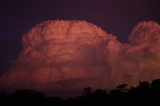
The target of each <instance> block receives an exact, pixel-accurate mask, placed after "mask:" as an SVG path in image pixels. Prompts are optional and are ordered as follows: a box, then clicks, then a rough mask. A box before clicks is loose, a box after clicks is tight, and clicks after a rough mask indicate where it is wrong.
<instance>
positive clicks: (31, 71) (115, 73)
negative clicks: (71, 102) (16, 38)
mask: <svg viewBox="0 0 160 106" xmlns="http://www.w3.org/2000/svg"><path fill="white" fill-rule="evenodd" d="M128 42H129V43H121V42H120V41H118V40H117V39H116V37H115V36H113V35H111V34H109V33H107V32H105V31H104V30H102V29H101V28H100V27H98V26H96V25H94V24H91V23H88V22H86V21H78V20H70V21H69V20H53V21H52V20H50V21H45V22H43V23H41V24H38V25H36V26H34V27H33V28H32V29H31V30H30V31H28V32H27V33H26V34H25V35H24V36H23V39H22V46H23V49H22V51H21V53H20V55H19V57H18V58H17V59H16V64H15V66H14V67H11V69H10V70H9V71H7V72H6V73H4V74H3V75H2V76H1V78H0V85H1V86H2V87H3V88H5V89H20V88H27V89H34V90H39V91H43V92H46V93H48V92H52V91H53V92H55V93H57V95H61V94H62V95H63V93H67V92H73V91H75V92H78V91H81V90H82V89H83V88H85V87H88V86H90V87H92V88H93V89H97V88H103V89H110V88H113V87H114V86H115V85H117V84H121V83H128V84H132V85H134V84H137V82H138V81H139V80H146V81H151V80H153V79H156V78H160V65H159V63H160V25H159V24H158V23H156V22H141V23H139V24H138V25H136V26H135V27H134V28H133V31H132V32H131V34H130V35H129V37H128Z"/></svg>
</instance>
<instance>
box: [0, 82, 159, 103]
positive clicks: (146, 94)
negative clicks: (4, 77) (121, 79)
mask: <svg viewBox="0 0 160 106" xmlns="http://www.w3.org/2000/svg"><path fill="white" fill-rule="evenodd" d="M0 105H1V106H8V105H10V106H11V105H13V106H86V105H88V106H160V79H157V80H154V81H152V83H149V82H146V81H140V82H139V85H138V86H137V87H130V88H128V87H127V84H121V85H118V86H117V87H116V88H115V89H113V90H111V91H109V92H107V91H105V90H102V89H98V90H96V91H92V89H91V88H90V87H88V88H85V89H84V90H83V92H82V95H81V96H77V97H74V98H70V99H65V100H64V99H62V98H60V97H47V96H46V95H44V94H42V93H40V92H36V91H33V90H26V89H23V90H17V91H16V92H14V93H13V94H7V93H5V92H1V93H0Z"/></svg>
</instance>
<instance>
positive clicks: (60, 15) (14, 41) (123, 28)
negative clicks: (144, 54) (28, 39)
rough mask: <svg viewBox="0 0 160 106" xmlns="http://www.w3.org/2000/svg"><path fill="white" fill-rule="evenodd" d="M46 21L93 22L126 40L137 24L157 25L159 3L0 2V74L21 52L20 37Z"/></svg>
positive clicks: (112, 0) (122, 0)
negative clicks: (74, 20)
mask: <svg viewBox="0 0 160 106" xmlns="http://www.w3.org/2000/svg"><path fill="white" fill-rule="evenodd" d="M48 19H81V20H87V21H90V22H93V23H94V24H96V25H98V26H101V27H102V28H103V29H104V30H106V31H107V32H109V33H112V34H114V35H116V36H117V38H118V39H119V40H121V41H126V39H127V35H128V34H129V33H130V31H131V29H132V28H133V26H134V25H135V24H137V23H138V22H139V21H143V20H146V21H147V20H152V21H157V22H160V1H159V0H1V1H0V73H1V72H4V71H5V70H7V68H8V66H9V64H10V62H11V60H13V59H14V58H16V56H17V55H18V54H19V52H20V49H21V37H22V35H23V34H24V33H25V32H26V31H28V30H29V29H30V28H31V27H32V26H33V25H35V24H37V23H40V22H42V21H44V20H48Z"/></svg>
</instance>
